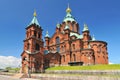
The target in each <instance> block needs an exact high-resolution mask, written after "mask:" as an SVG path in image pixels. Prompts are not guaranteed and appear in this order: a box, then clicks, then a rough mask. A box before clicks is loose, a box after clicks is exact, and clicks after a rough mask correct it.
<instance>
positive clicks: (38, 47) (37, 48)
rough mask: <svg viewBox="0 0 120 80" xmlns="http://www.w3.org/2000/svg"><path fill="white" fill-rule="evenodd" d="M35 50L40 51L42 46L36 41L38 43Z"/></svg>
mask: <svg viewBox="0 0 120 80" xmlns="http://www.w3.org/2000/svg"><path fill="white" fill-rule="evenodd" d="M35 50H38V51H39V50H40V46H39V44H37V43H36V45H35Z"/></svg>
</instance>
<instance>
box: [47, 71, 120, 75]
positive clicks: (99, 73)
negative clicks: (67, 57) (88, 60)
mask: <svg viewBox="0 0 120 80" xmlns="http://www.w3.org/2000/svg"><path fill="white" fill-rule="evenodd" d="M45 73H48V74H84V75H120V70H80V71H79V70H54V71H51V70H46V71H45Z"/></svg>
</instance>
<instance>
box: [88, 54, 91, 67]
mask: <svg viewBox="0 0 120 80" xmlns="http://www.w3.org/2000/svg"><path fill="white" fill-rule="evenodd" d="M90 59H91V57H90V55H89V56H88V60H89V63H88V65H90Z"/></svg>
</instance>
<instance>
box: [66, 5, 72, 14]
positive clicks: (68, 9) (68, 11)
mask: <svg viewBox="0 0 120 80" xmlns="http://www.w3.org/2000/svg"><path fill="white" fill-rule="evenodd" d="M66 12H67V13H70V12H71V9H70V7H69V3H68V8H67V9H66Z"/></svg>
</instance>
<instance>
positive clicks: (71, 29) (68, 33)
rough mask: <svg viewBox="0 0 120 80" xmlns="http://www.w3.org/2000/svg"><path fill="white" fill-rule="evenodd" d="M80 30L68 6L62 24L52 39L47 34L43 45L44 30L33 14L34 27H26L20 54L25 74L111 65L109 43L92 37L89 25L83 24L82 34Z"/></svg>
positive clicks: (57, 27)
mask: <svg viewBox="0 0 120 80" xmlns="http://www.w3.org/2000/svg"><path fill="white" fill-rule="evenodd" d="M79 30H80V27H79V24H78V22H77V21H76V20H75V18H74V17H73V16H72V14H71V9H70V8H69V6H68V8H67V9H66V16H65V18H64V19H63V21H62V23H61V24H59V23H58V24H57V25H56V30H55V32H54V34H53V35H52V36H49V34H48V31H47V32H46V35H45V42H44V41H43V39H42V31H43V29H42V27H41V26H40V24H39V22H38V20H37V17H36V12H34V17H33V19H32V21H31V23H30V24H29V25H28V26H27V27H26V38H25V40H24V50H23V52H22V54H21V57H22V72H24V73H26V72H28V71H29V70H30V71H31V72H42V71H43V70H44V69H45V68H47V67H51V66H67V65H95V64H108V52H107V43H106V42H105V41H99V40H96V39H95V37H94V36H91V35H90V31H89V29H88V26H87V24H84V28H83V30H82V34H80V32H79ZM44 43H45V46H44Z"/></svg>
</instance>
